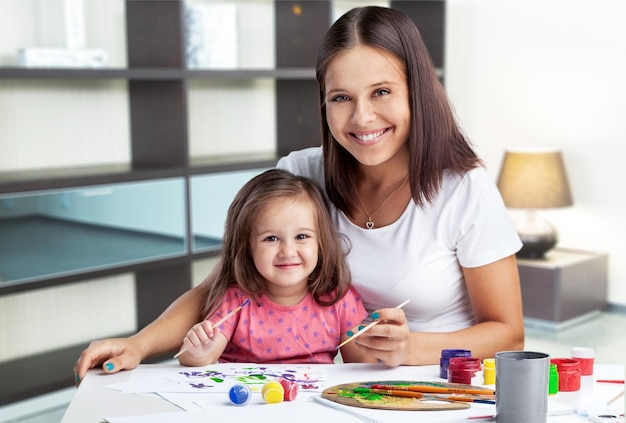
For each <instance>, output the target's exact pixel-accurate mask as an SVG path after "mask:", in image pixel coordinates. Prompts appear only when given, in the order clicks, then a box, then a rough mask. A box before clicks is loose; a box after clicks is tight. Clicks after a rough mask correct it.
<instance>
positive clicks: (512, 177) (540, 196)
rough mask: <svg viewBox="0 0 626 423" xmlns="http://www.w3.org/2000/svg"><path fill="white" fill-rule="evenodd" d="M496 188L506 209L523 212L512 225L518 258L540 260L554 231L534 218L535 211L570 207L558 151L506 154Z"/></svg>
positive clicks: (554, 238) (550, 245)
mask: <svg viewBox="0 0 626 423" xmlns="http://www.w3.org/2000/svg"><path fill="white" fill-rule="evenodd" d="M498 189H499V190H500V194H501V195H502V199H503V200H504V204H505V205H506V206H507V207H509V208H517V209H525V210H526V213H524V215H523V217H522V218H521V219H517V220H515V221H514V222H513V223H514V225H515V229H516V230H517V232H518V234H519V236H520V239H521V240H522V243H523V246H522V249H521V250H520V251H519V252H518V253H517V256H518V257H523V258H535V259H539V258H543V257H544V255H545V253H546V252H547V251H549V250H550V249H552V248H553V247H554V246H555V245H556V243H557V232H556V230H555V228H554V227H553V226H552V225H551V224H550V223H549V222H548V221H547V220H545V219H542V218H540V217H539V216H538V215H537V212H536V209H547V208H558V207H567V206H571V205H572V204H573V201H572V194H571V192H570V188H569V183H568V181H567V174H566V172H565V165H564V164H563V159H562V157H561V152H560V151H558V150H548V149H524V150H521V149H520V150H508V151H505V154H504V160H503V162H502V168H501V169H500V175H499V177H498Z"/></svg>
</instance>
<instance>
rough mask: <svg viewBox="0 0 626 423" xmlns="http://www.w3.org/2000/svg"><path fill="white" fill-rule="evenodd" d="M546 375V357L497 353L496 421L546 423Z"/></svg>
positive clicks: (520, 353)
mask: <svg viewBox="0 0 626 423" xmlns="http://www.w3.org/2000/svg"><path fill="white" fill-rule="evenodd" d="M549 372H550V356H549V355H548V354H545V353H541V352H532V351H502V352H498V353H496V422H497V423H546V421H547V419H548V376H549Z"/></svg>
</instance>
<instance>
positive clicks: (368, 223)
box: [356, 175, 409, 229]
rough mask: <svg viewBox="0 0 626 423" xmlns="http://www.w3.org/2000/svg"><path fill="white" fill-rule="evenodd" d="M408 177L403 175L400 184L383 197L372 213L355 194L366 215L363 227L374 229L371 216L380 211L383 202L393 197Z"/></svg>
mask: <svg viewBox="0 0 626 423" xmlns="http://www.w3.org/2000/svg"><path fill="white" fill-rule="evenodd" d="M408 179H409V175H406V176H405V177H404V179H403V180H402V183H401V184H400V186H399V187H398V188H396V189H395V190H393V192H392V193H391V194H389V196H388V197H387V198H385V201H383V202H382V203H380V206H378V208H377V209H376V210H374V213H372V214H369V213H368V212H367V209H366V208H365V206H364V205H363V202H362V201H361V197H359V194H358V193H357V194H356V198H357V200H359V204H360V205H361V208H362V209H363V211H364V212H365V215H366V216H367V222H365V228H366V229H374V222H373V221H372V217H374V215H375V214H376V213H378V212H379V211H380V209H382V208H383V206H384V205H385V204H387V201H389V200H390V199H391V197H393V196H394V194H395V193H396V192H398V191H400V189H401V188H402V187H403V186H404V184H405V183H406V181H407V180H408Z"/></svg>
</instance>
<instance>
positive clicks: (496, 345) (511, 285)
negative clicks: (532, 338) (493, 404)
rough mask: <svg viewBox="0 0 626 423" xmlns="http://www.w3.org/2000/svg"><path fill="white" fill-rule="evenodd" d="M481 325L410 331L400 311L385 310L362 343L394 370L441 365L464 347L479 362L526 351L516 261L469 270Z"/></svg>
mask: <svg viewBox="0 0 626 423" xmlns="http://www.w3.org/2000/svg"><path fill="white" fill-rule="evenodd" d="M463 274H464V276H465V281H466V284H467V290H468V295H469V296H470V300H471V302H472V307H473V308H474V313H475V315H476V324H475V325H474V326H471V327H469V328H466V329H462V330H459V331H455V332H434V333H430V332H409V329H408V326H407V321H406V316H405V315H404V312H403V311H402V310H399V309H394V308H387V309H382V310H379V315H380V319H381V320H383V322H382V323H381V324H379V325H376V326H374V327H373V328H372V329H371V330H370V331H369V332H367V333H366V334H364V335H362V336H361V337H360V339H359V340H357V342H358V343H359V344H360V345H361V346H362V347H364V348H366V349H367V351H368V352H369V353H370V354H372V355H373V356H374V357H376V358H378V359H379V360H381V361H382V362H384V363H385V364H387V365H388V366H398V365H403V364H404V365H423V364H437V363H438V362H439V358H440V357H441V350H443V349H447V348H462V349H467V350H470V351H472V355H473V356H474V357H478V358H481V359H483V358H487V357H493V356H494V354H495V353H496V352H498V351H504V350H517V349H523V347H524V319H523V313H522V296H521V289H520V282H519V274H518V270H517V262H516V259H515V256H514V255H512V256H509V257H506V258H504V259H501V260H498V261H496V262H494V263H490V264H488V265H485V266H480V267H476V268H463Z"/></svg>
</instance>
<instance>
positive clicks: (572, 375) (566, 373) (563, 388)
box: [550, 358, 581, 392]
mask: <svg viewBox="0 0 626 423" xmlns="http://www.w3.org/2000/svg"><path fill="white" fill-rule="evenodd" d="M550 364H556V367H557V370H558V373H559V392H572V391H578V390H579V389H580V376H581V375H580V362H579V361H578V360H574V359H573V358H553V359H551V360H550Z"/></svg>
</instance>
